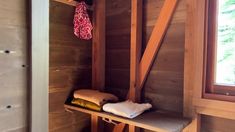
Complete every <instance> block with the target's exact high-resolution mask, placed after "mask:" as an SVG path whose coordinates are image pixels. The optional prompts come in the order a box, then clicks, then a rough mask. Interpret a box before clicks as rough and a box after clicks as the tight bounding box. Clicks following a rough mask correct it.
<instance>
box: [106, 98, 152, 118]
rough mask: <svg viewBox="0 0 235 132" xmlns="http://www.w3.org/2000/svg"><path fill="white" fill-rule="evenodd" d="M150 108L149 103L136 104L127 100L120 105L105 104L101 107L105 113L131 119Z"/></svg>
mask: <svg viewBox="0 0 235 132" xmlns="http://www.w3.org/2000/svg"><path fill="white" fill-rule="evenodd" d="M150 108H152V105H151V104H149V103H144V104H138V103H133V102H132V101H129V100H127V101H124V102H120V103H107V104H105V105H104V106H103V110H104V111H105V112H109V113H113V114H115V115H118V116H122V117H127V118H131V119H132V118H135V117H136V116H138V115H140V114H142V113H143V112H144V111H146V110H148V109H150Z"/></svg>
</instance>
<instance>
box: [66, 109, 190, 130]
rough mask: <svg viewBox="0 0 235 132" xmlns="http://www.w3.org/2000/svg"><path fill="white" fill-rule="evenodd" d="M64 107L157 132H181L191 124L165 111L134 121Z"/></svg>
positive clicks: (153, 112) (187, 120)
mask: <svg viewBox="0 0 235 132" xmlns="http://www.w3.org/2000/svg"><path fill="white" fill-rule="evenodd" d="M64 107H65V108H66V109H68V110H74V111H80V112H83V113H87V114H91V115H96V116H98V117H101V118H105V119H110V120H113V121H117V122H122V123H125V124H128V125H133V126H136V127H140V128H144V129H148V130H152V131H157V132H181V131H182V130H183V129H184V128H185V127H186V126H187V125H188V124H189V123H190V122H191V120H190V119H187V118H183V117H180V116H178V115H174V114H172V113H169V112H164V111H151V112H146V113H143V114H141V115H140V116H138V117H136V118H134V119H128V118H123V117H119V116H116V115H113V114H110V113H106V112H97V111H92V110H88V109H84V108H81V107H77V106H73V105H69V104H65V105H64Z"/></svg>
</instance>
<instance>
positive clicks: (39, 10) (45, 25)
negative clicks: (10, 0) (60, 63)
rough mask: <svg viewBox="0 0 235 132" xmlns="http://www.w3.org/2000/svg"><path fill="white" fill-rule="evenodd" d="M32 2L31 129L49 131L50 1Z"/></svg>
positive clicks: (31, 0) (32, 0)
mask: <svg viewBox="0 0 235 132" xmlns="http://www.w3.org/2000/svg"><path fill="white" fill-rule="evenodd" d="M30 3H31V5H30V6H31V7H30V9H31V11H30V12H31V13H30V14H31V17H30V18H31V22H30V23H31V26H30V28H31V33H30V35H29V36H31V39H30V41H31V42H30V44H31V45H30V46H29V47H30V48H31V49H30V51H31V53H30V57H31V58H30V63H31V65H30V68H31V69H30V70H29V71H30V76H31V79H30V87H31V89H30V90H29V95H30V101H29V102H30V115H29V118H30V119H29V122H30V124H29V125H30V126H29V131H31V132H48V117H49V115H48V111H49V106H48V102H49V97H48V86H49V75H48V73H49V1H48V0H30ZM38 25H40V26H38ZM21 107H22V106H21ZM1 120H3V119H1ZM13 131H14V130H13Z"/></svg>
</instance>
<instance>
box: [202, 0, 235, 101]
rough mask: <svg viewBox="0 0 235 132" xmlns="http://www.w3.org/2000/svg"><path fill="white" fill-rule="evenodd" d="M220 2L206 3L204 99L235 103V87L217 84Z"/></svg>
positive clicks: (211, 1) (217, 0)
mask: <svg viewBox="0 0 235 132" xmlns="http://www.w3.org/2000/svg"><path fill="white" fill-rule="evenodd" d="M218 4H219V0H207V1H206V14H205V61H204V64H205V65H204V69H205V71H204V76H205V79H204V82H205V84H204V87H205V88H204V93H203V96H204V98H209V99H217V100H223V101H232V102H235V86H233V85H222V84H215V74H216V71H215V69H216V49H217V47H216V44H217V26H218V21H217V19H218Z"/></svg>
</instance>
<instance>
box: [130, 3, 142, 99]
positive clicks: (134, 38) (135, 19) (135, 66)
mask: <svg viewBox="0 0 235 132" xmlns="http://www.w3.org/2000/svg"><path fill="white" fill-rule="evenodd" d="M142 8H143V1H142V0H132V5H131V42H130V43H131V51H130V52H131V54H130V57H131V58H130V61H131V62H130V95H129V99H131V100H132V101H134V102H139V101H140V89H139V85H140V80H139V79H140V78H139V63H140V58H141V47H142V15H143V13H142Z"/></svg>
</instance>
